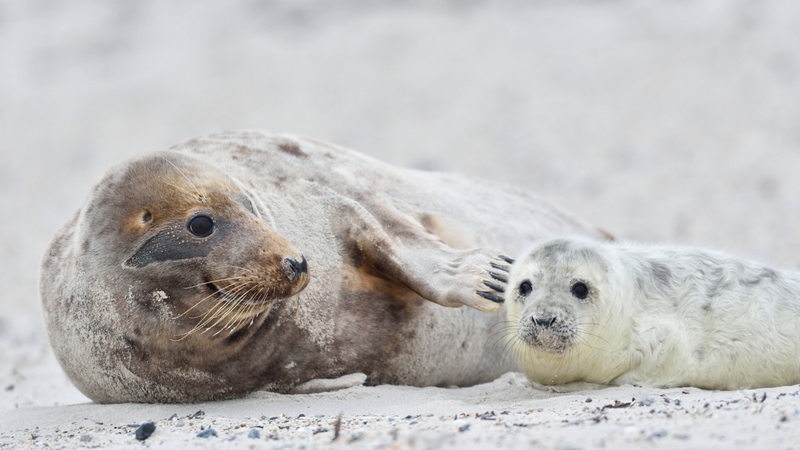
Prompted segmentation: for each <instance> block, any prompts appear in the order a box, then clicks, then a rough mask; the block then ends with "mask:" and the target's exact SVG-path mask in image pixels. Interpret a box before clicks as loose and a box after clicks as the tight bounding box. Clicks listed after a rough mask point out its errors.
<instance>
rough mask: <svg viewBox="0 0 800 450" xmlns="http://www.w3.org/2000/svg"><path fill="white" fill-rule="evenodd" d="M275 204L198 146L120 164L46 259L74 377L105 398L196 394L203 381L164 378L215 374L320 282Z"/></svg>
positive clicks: (48, 287) (47, 301)
mask: <svg viewBox="0 0 800 450" xmlns="http://www.w3.org/2000/svg"><path fill="white" fill-rule="evenodd" d="M265 213H266V212H265V211H263V206H262V207H260V205H259V204H258V201H257V199H255V198H254V197H253V196H252V195H251V194H250V193H249V192H248V191H247V189H246V188H245V187H244V186H243V185H242V184H241V183H239V182H238V181H237V180H235V179H233V178H232V177H230V176H228V175H226V174H225V173H223V172H222V171H220V170H218V169H216V168H215V167H212V166H211V165H209V164H206V163H205V162H203V161H202V160H200V159H198V158H195V157H191V156H187V155H183V154H180V153H176V152H162V153H157V154H154V155H151V156H147V157H143V158H140V159H137V160H133V161H130V162H128V163H126V164H123V165H122V166H120V167H118V168H116V169H113V170H111V171H110V172H109V173H108V174H107V175H106V177H105V178H104V179H103V180H102V181H101V182H100V183H98V185H97V186H96V187H95V189H94V191H93V192H92V193H91V195H90V198H89V201H88V203H87V204H86V206H85V207H84V208H83V209H82V210H81V211H80V212H79V214H78V216H77V218H76V219H74V221H73V222H72V223H70V224H68V225H67V226H66V227H65V228H64V229H63V230H62V231H61V233H60V235H59V236H57V237H56V239H55V240H54V242H53V244H52V245H51V248H50V250H49V255H48V256H46V257H45V264H44V265H43V272H42V283H41V288H42V300H43V303H44V310H45V315H46V319H47V322H48V330H49V332H50V337H51V342H52V343H53V347H54V349H55V352H56V356H57V357H58V359H59V361H60V362H61V364H62V366H63V367H64V369H65V370H66V372H67V373H68V375H69V376H70V377H71V378H72V380H73V382H75V384H76V385H77V386H78V387H79V388H80V389H81V390H82V391H83V392H84V393H85V394H87V395H88V396H89V397H91V398H92V399H95V400H97V401H109V400H113V401H120V400H125V399H128V400H134V401H136V400H145V401H146V400H153V399H161V400H166V401H186V400H192V395H193V394H192V388H190V387H187V388H186V391H185V392H181V388H180V387H178V388H177V390H174V391H173V390H171V388H165V387H163V386H181V384H184V385H190V384H192V383H198V382H199V384H201V385H202V384H203V383H204V381H202V380H204V379H205V380H206V381H208V380H215V379H216V378H217V377H216V375H215V374H216V373H217V372H219V371H221V370H222V369H221V367H223V366H222V365H223V364H229V362H230V361H231V359H232V355H234V354H235V353H236V352H238V351H239V350H240V349H241V348H242V347H244V346H246V345H247V344H248V339H249V338H250V337H251V336H252V335H253V334H254V333H255V332H256V330H258V329H259V327H260V326H261V325H262V324H263V322H264V320H265V317H266V316H267V314H268V311H269V310H270V308H271V307H272V306H273V304H274V302H276V301H278V300H281V299H285V298H287V297H291V296H293V295H295V294H297V293H299V292H300V291H301V290H303V288H305V286H306V285H307V284H308V282H309V274H308V267H307V263H306V260H305V258H304V257H303V256H302V255H301V254H300V253H299V252H298V251H297V250H296V249H295V248H294V247H293V246H292V245H291V244H290V243H288V242H287V241H286V239H284V238H283V237H282V236H281V235H279V234H278V233H277V232H276V231H275V230H274V229H273V228H272V227H271V226H270V225H269V224H268V223H267V222H266V221H265V220H264V217H263V216H262V214H265ZM76 340H82V341H83V342H80V343H79V342H77V341H76ZM86 341H90V343H89V345H87V342H86ZM226 370H227V369H226ZM148 380H161V381H162V383H160V384H158V385H152V383H151V382H150V381H148ZM198 380H200V381H198ZM249 388H252V387H249ZM159 389H163V390H164V392H159ZM209 390H210V391H211V392H206V393H205V395H207V394H211V395H208V397H210V398H214V397H224V396H228V395H229V394H228V392H231V393H234V392H239V391H241V390H242V387H241V386H225V385H224V383H222V384H221V385H209ZM215 390H217V391H219V392H218V393H217V394H214V391H215Z"/></svg>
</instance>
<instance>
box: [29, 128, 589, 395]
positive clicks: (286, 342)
mask: <svg viewBox="0 0 800 450" xmlns="http://www.w3.org/2000/svg"><path fill="white" fill-rule="evenodd" d="M499 216H502V217H503V218H504V219H503V220H502V221H498V220H497V218H498V217H499ZM561 233H579V234H580V233H583V234H587V235H592V236H601V235H602V233H601V232H599V231H597V230H595V229H594V228H593V227H590V226H588V225H586V224H584V223H582V222H580V221H578V220H576V219H573V218H572V217H571V216H569V215H567V214H565V213H563V212H561V211H560V210H558V209H557V208H555V207H553V206H551V205H549V204H548V203H546V202H544V201H542V200H541V199H539V198H536V197H534V196H532V195H530V194H528V193H526V192H523V191H520V190H515V189H512V188H506V187H502V186H494V185H492V184H490V183H488V182H486V181H472V180H468V179H465V178H463V177H460V176H457V175H448V174H440V173H431V172H421V171H414V170H409V169H401V168H396V167H392V166H390V165H387V164H384V163H381V162H379V161H376V160H374V159H372V158H369V157H366V156H364V155H361V154H358V153H356V152H353V151H351V150H347V149H344V148H341V147H338V146H335V145H332V144H328V143H325V142H321V141H317V140H313V139H306V138H299V137H295V136H291V135H275V134H270V133H265V132H260V131H239V132H229V133H220V134H216V135H211V136H208V137H203V138H198V139H192V140H189V141H187V142H184V143H182V144H179V145H176V146H174V147H172V148H170V149H168V150H167V151H161V152H157V153H153V154H149V155H145V156H142V157H139V158H137V159H134V160H132V161H128V162H125V163H123V164H121V165H119V166H117V167H115V168H112V169H111V170H110V171H109V172H108V174H107V175H106V176H105V177H104V178H103V179H102V180H101V181H100V182H99V183H98V184H97V185H96V186H95V188H94V189H93V190H92V191H91V193H90V195H89V198H88V200H87V202H86V204H85V205H84V206H83V207H82V208H81V209H80V211H78V212H77V214H75V216H74V217H73V218H72V219H71V220H70V221H69V222H68V223H67V224H66V225H65V226H64V227H63V228H62V229H61V230H60V231H59V232H58V233H57V235H56V237H55V238H54V240H53V242H52V244H51V246H50V248H49V250H48V251H47V254H46V255H45V258H44V261H43V264H42V273H41V283H40V285H41V297H42V304H43V310H44V315H45V320H46V325H47V329H48V332H49V336H50V340H51V343H52V346H53V349H54V352H55V355H56V357H57V358H58V360H59V362H60V363H61V365H62V367H63V368H64V370H65V371H66V373H67V374H68V375H69V377H70V378H71V380H72V381H73V382H74V384H75V385H76V386H77V387H78V388H79V389H80V390H81V391H82V392H83V393H84V394H86V395H87V396H88V397H89V398H91V399H93V400H95V401H98V402H125V401H135V402H194V401H202V400H214V399H224V398H232V397H238V396H241V395H244V394H246V393H248V392H251V391H253V390H257V389H267V390H273V391H279V392H291V391H292V389H293V388H295V387H297V386H298V385H301V384H303V383H306V382H309V381H311V380H314V379H332V378H337V377H341V376H344V375H347V374H352V373H363V374H366V375H367V376H368V377H369V378H368V381H369V382H371V383H394V384H407V385H419V386H422V385H470V384H475V383H479V382H484V381H488V380H491V379H493V378H494V377H496V376H498V375H499V374H501V373H503V372H506V371H508V370H513V369H514V368H515V364H514V362H513V361H512V360H511V358H508V357H507V356H505V355H503V353H502V351H500V349H499V346H500V345H501V344H500V343H499V342H498V339H497V338H496V330H497V324H498V323H502V321H503V316H502V315H501V314H486V313H485V312H482V311H493V310H497V309H498V308H499V307H500V305H499V303H498V302H499V301H502V298H500V297H498V296H497V295H496V292H494V291H493V290H492V286H494V287H496V286H497V284H496V282H495V281H496V280H492V279H490V278H489V275H488V274H487V270H486V269H487V268H491V267H494V268H495V269H492V270H494V271H495V272H496V271H498V270H500V271H502V270H507V262H506V261H505V260H504V259H502V258H499V257H498V256H497V255H498V252H497V251H496V250H493V249H498V248H500V249H512V248H516V246H518V245H522V244H524V243H526V242H528V243H530V242H534V241H535V240H537V239H541V238H543V237H547V236H554V235H558V234H561ZM462 305H466V306H469V308H445V307H442V306H449V307H458V306H462ZM493 330H495V331H493ZM493 333H494V334H493Z"/></svg>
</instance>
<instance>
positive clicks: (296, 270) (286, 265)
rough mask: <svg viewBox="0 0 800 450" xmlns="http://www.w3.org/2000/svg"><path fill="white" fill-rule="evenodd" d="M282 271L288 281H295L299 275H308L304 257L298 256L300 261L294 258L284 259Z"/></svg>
mask: <svg viewBox="0 0 800 450" xmlns="http://www.w3.org/2000/svg"><path fill="white" fill-rule="evenodd" d="M283 271H284V273H285V274H286V277H287V278H289V279H290V280H295V279H297V278H298V277H300V276H301V275H303V274H305V273H308V263H306V257H305V256H303V255H300V261H298V260H296V259H294V258H286V259H284V260H283Z"/></svg>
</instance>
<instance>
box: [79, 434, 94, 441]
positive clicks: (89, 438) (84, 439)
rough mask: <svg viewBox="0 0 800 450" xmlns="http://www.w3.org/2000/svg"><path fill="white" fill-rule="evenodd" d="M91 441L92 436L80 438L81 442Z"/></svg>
mask: <svg viewBox="0 0 800 450" xmlns="http://www.w3.org/2000/svg"><path fill="white" fill-rule="evenodd" d="M91 441H92V435H90V434H84V435H83V436H81V442H91Z"/></svg>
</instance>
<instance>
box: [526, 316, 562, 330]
mask: <svg viewBox="0 0 800 450" xmlns="http://www.w3.org/2000/svg"><path fill="white" fill-rule="evenodd" d="M531 320H532V321H533V324H534V325H538V326H540V327H545V328H549V327H552V326H553V324H554V323H556V318H555V317H535V316H534V317H531Z"/></svg>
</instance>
